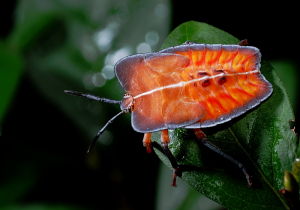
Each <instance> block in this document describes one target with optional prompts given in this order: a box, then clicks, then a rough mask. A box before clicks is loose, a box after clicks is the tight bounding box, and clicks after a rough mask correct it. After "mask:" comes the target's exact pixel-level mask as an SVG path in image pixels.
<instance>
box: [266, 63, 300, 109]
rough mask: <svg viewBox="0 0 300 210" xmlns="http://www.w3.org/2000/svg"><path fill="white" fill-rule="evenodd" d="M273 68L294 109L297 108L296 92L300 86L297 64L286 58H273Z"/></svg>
mask: <svg viewBox="0 0 300 210" xmlns="http://www.w3.org/2000/svg"><path fill="white" fill-rule="evenodd" d="M271 64H272V66H273V67H274V70H275V71H276V73H277V75H278V76H279V78H280V79H281V80H282V83H283V85H284V87H285V89H286V92H287V94H288V96H289V99H290V101H291V103H292V106H293V108H294V109H296V108H297V102H298V100H297V94H298V90H299V88H300V86H299V83H298V81H297V78H299V76H300V75H299V71H297V65H296V64H295V63H294V62H292V61H288V60H274V61H271Z"/></svg>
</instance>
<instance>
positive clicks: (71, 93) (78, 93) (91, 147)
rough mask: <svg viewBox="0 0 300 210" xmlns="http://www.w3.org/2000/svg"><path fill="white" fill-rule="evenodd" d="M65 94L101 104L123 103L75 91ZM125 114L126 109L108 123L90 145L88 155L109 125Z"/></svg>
mask: <svg viewBox="0 0 300 210" xmlns="http://www.w3.org/2000/svg"><path fill="white" fill-rule="evenodd" d="M64 93H66V94H69V95H73V96H80V97H83V98H87V99H89V100H93V101H100V102H104V103H110V104H121V103H122V101H117V100H112V99H108V98H100V97H98V96H95V95H91V94H88V93H82V92H79V91H75V90H64ZM125 112H127V110H126V109H124V110H122V111H120V112H119V113H118V114H116V115H115V116H113V117H112V118H111V119H110V120H108V121H107V123H106V124H105V125H104V126H103V127H102V128H101V129H100V130H99V131H98V133H97V135H96V136H95V137H94V139H93V141H92V143H91V144H90V146H89V148H88V150H87V153H90V152H91V150H92V149H93V148H94V146H95V144H96V142H97V140H98V138H99V137H100V136H101V134H102V133H103V132H104V130H105V129H106V127H107V126H108V125H109V124H111V123H112V122H113V121H114V119H116V118H117V117H119V116H120V115H121V114H123V113H125Z"/></svg>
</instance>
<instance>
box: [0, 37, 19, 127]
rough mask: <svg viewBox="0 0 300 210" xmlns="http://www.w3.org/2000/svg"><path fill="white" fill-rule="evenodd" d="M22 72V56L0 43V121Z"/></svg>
mask: <svg viewBox="0 0 300 210" xmlns="http://www.w3.org/2000/svg"><path fill="white" fill-rule="evenodd" d="M21 73H22V58H21V57H20V56H19V55H18V54H16V53H15V52H13V51H11V50H10V49H8V48H7V47H6V46H5V45H4V44H3V43H0V97H1V99H0V123H1V121H2V120H3V117H4V114H5V112H6V110H7V108H8V105H9V103H10V100H11V99H12V97H13V94H14V92H15V89H16V87H17V85H18V81H19V78H20V76H21Z"/></svg>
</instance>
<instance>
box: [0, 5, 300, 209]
mask: <svg viewBox="0 0 300 210" xmlns="http://www.w3.org/2000/svg"><path fill="white" fill-rule="evenodd" d="M261 2H262V1H261ZM15 6H16V1H6V2H5V3H4V5H3V4H2V5H1V7H0V15H1V17H0V21H1V27H0V36H1V38H5V37H6V36H8V35H9V33H10V32H11V29H12V26H13V23H14V11H15ZM297 8H299V7H298V6H296V3H293V4H292V3H290V2H287V1H278V3H276V2H272V3H271V4H268V5H262V3H259V2H253V1H239V3H235V4H229V3H228V1H226V4H220V3H218V2H217V1H179V0H178V1H173V5H172V22H171V30H172V29H174V28H175V27H176V26H178V25H179V24H181V23H183V22H185V21H189V20H195V21H201V22H206V23H208V24H211V25H214V26H215V27H217V28H221V29H223V30H224V31H227V32H229V33H231V34H233V35H234V36H236V37H238V38H239V39H244V38H247V39H248V40H249V43H250V45H253V46H256V47H258V48H260V49H261V51H262V55H263V58H264V59H266V60H276V59H289V60H291V61H292V62H295V63H296V64H297V65H298V57H299V54H298V53H297V51H298V46H299V38H298V37H299V32H298V31H297V30H296V29H297V27H298V26H299V23H298V21H297V19H299V17H298V16H299V15H298V14H299V11H297V10H298V9H297ZM124 123H125V125H124ZM114 126H115V127H116V128H118V127H122V128H124V127H125V128H127V130H122V132H126V139H132V141H123V140H122V139H120V140H118V141H114V143H113V144H114V145H112V146H110V147H107V148H102V149H103V151H101V152H99V153H97V154H94V155H96V156H97V155H100V156H101V157H100V159H101V160H108V159H109V162H101V167H100V168H99V167H97V166H95V167H87V164H86V155H85V148H86V147H87V144H86V143H87V142H84V141H81V140H80V139H81V138H84V136H83V135H82V134H81V133H80V132H79V131H78V129H77V128H76V126H75V125H74V123H72V121H71V120H70V119H69V118H68V117H66V116H65V115H64V114H63V113H62V112H61V111H60V110H59V109H58V108H57V107H56V106H54V105H52V104H51V103H49V102H48V101H47V99H45V97H44V96H43V95H41V93H40V92H39V91H38V90H37V89H36V87H35V86H34V85H33V84H32V83H31V82H30V79H29V78H28V76H26V74H25V75H24V76H23V77H22V80H21V82H20V85H19V88H18V90H17V93H16V95H15V96H14V100H13V103H12V105H11V107H10V108H9V112H8V114H7V115H6V118H5V119H4V124H3V125H2V128H1V135H2V136H1V141H0V164H1V165H2V167H1V168H2V169H4V170H3V171H1V172H0V180H1V178H2V180H8V181H9V180H10V179H11V177H12V176H14V175H16V174H18V173H24V174H25V178H24V180H23V181H24V182H28V184H31V183H30V182H31V181H30V178H28V180H27V179H26V177H27V176H28V177H30V176H32V174H31V172H28V173H27V172H26V171H29V170H28V168H30V167H33V168H39V169H40V172H39V175H38V177H36V179H37V182H36V183H34V184H32V188H31V190H30V191H29V192H27V193H26V195H20V200H19V203H22V204H27V203H32V202H34V203H42V202H44V203H57V204H60V203H68V204H72V205H73V206H79V207H86V208H87V207H89V208H92V209H93V208H95V209H100V208H102V209H153V208H154V204H155V185H156V181H157V180H156V179H157V173H158V172H157V169H158V163H159V162H158V160H157V158H156V157H155V156H154V155H147V154H146V152H145V151H144V149H143V148H142V144H141V140H142V135H141V134H138V133H135V132H133V131H132V129H131V127H130V123H129V122H128V121H125V120H118V121H116V122H114ZM119 136H120V138H121V136H122V133H121V134H120V135H119ZM32 148H33V150H32ZM50 153H51V154H52V155H50ZM53 154H55V155H54V156H53ZM92 155H93V154H92ZM49 157H51V158H49ZM61 160H66V161H65V162H64V161H61ZM20 164H21V165H22V166H21V167H15V166H16V165H20ZM1 183H2V181H1ZM19 184H20V185H21V183H19ZM16 185H18V183H16ZM25 185H26V184H25ZM17 189H18V188H17V186H16V189H12V192H11V193H17V192H16V191H17Z"/></svg>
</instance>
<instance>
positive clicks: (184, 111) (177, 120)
mask: <svg viewBox="0 0 300 210" xmlns="http://www.w3.org/2000/svg"><path fill="white" fill-rule="evenodd" d="M188 65H190V59H189V58H188V57H186V56H183V55H178V54H172V53H154V54H140V55H135V56H129V57H126V58H124V59H122V60H121V61H119V62H118V63H117V64H116V66H115V73H116V76H117V78H118V79H119V81H120V83H121V85H122V86H123V88H124V89H125V91H126V92H127V93H128V94H130V95H132V96H133V97H134V109H133V111H132V126H133V128H134V129H135V130H136V131H139V132H152V131H156V130H162V129H174V128H177V127H183V126H186V125H189V124H192V123H195V122H197V121H198V120H199V119H200V118H201V117H202V115H203V109H202V107H201V106H199V103H198V102H197V101H195V100H190V98H189V97H188V95H186V93H187V91H188V89H189V88H188V85H185V86H182V85H181V82H182V77H181V74H182V73H184V70H185V68H186V67H187V66H188Z"/></svg>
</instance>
